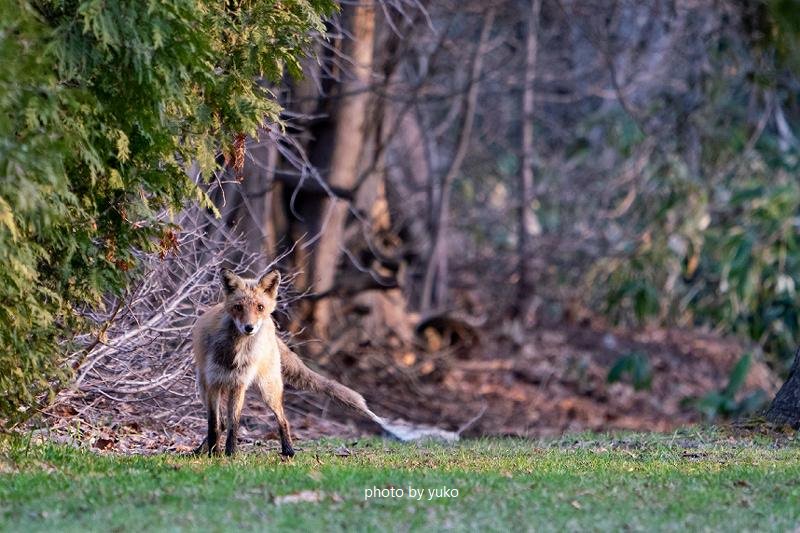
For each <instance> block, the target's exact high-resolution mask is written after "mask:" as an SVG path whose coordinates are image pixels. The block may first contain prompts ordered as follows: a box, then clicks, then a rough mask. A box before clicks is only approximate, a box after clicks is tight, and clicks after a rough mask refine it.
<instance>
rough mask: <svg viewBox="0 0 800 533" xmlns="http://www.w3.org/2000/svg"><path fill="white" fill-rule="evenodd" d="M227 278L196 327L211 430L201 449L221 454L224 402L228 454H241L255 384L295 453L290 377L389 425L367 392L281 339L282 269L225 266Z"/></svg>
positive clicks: (286, 451)
mask: <svg viewBox="0 0 800 533" xmlns="http://www.w3.org/2000/svg"><path fill="white" fill-rule="evenodd" d="M221 278H222V287H223V291H224V295H225V298H224V301H223V302H222V303H219V304H217V305H215V306H213V307H211V308H210V309H209V310H208V311H206V312H205V313H204V314H203V315H202V316H201V317H200V318H199V319H198V321H197V324H196V325H195V326H194V329H193V331H192V349H193V352H194V359H195V365H196V370H197V388H198V392H199V394H200V398H201V399H202V401H203V405H204V406H205V408H206V412H207V413H208V434H207V436H206V439H205V440H204V441H203V443H202V444H201V445H200V447H199V448H198V449H197V452H198V453H202V452H203V451H204V450H207V451H208V454H209V455H218V454H219V453H220V449H219V441H220V432H221V420H220V407H221V403H222V401H224V402H226V404H227V406H226V407H227V413H226V414H227V416H226V427H227V439H226V441H225V454H226V455H233V454H234V453H235V452H236V443H237V432H238V428H239V417H240V415H241V412H242V404H243V403H244V396H245V392H246V391H247V389H248V388H249V387H250V385H252V384H254V383H255V384H256V386H258V389H259V391H260V392H261V396H262V397H263V398H264V401H265V402H266V403H267V406H268V407H269V408H270V409H271V410H272V412H273V413H274V414H275V418H276V419H277V421H278V432H279V435H280V439H281V455H284V456H288V457H292V456H293V455H294V449H293V448H292V437H291V434H290V431H289V422H288V421H287V420H286V415H285V413H284V412H283V382H284V380H286V382H287V383H289V384H290V385H292V386H293V387H295V388H298V389H303V390H310V391H313V392H319V393H323V394H326V395H327V396H329V397H331V398H333V399H334V400H337V401H339V402H341V403H342V404H344V405H347V406H349V407H351V408H353V409H355V410H357V411H359V412H361V413H363V414H365V415H366V416H367V417H369V418H370V419H372V420H373V421H375V422H377V423H378V424H381V425H382V424H383V421H382V419H380V418H379V417H378V416H377V415H375V414H374V413H373V412H372V411H370V410H369V408H368V407H367V403H366V402H365V401H364V397H363V396H361V395H360V394H359V393H357V392H355V391H354V390H352V389H349V388H348V387H345V386H344V385H342V384H341V383H337V382H336V381H334V380H332V379H328V378H326V377H324V376H322V375H320V374H318V373H317V372H314V371H313V370H311V369H310V368H308V367H307V366H306V365H304V364H303V362H302V361H301V360H300V358H299V357H298V356H297V354H296V353H294V352H293V351H292V350H290V349H289V347H288V346H286V344H285V343H284V342H283V341H282V340H281V339H280V338H279V337H278V335H277V333H276V331H275V324H274V323H273V322H272V318H271V316H270V315H271V313H272V312H273V311H274V310H275V305H276V299H277V296H278V286H279V285H280V279H281V276H280V273H279V272H278V271H277V270H273V271H271V272H267V273H266V274H264V275H263V276H261V277H260V278H259V279H258V280H253V279H243V278H240V277H239V276H237V275H236V274H234V273H233V272H232V271H230V270H228V269H223V270H222V271H221Z"/></svg>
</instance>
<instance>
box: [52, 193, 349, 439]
mask: <svg viewBox="0 0 800 533" xmlns="http://www.w3.org/2000/svg"><path fill="white" fill-rule="evenodd" d="M178 224H179V225H180V227H181V228H182V230H181V233H180V234H179V236H178V237H177V239H178V241H177V243H176V246H175V247H174V250H173V252H171V253H170V254H168V255H166V256H165V257H158V256H154V255H143V256H142V257H141V258H140V264H141V275H140V276H139V278H138V281H137V282H136V283H135V284H134V285H133V286H132V288H131V289H130V290H129V291H128V292H127V293H126V294H123V295H121V296H118V297H109V298H108V299H107V301H106V302H105V305H104V306H103V308H102V309H92V310H85V311H84V312H83V314H84V315H85V316H86V318H87V319H89V320H90V321H91V323H94V324H96V325H97V328H96V330H95V331H93V332H91V333H86V334H83V335H80V336H78V337H77V338H76V339H73V342H74V343H75V346H77V349H76V350H75V351H74V352H73V353H72V354H71V356H70V357H69V358H68V361H67V364H69V365H71V366H72V368H74V369H75V379H74V380H73V381H72V382H71V383H70V384H69V386H68V387H67V388H65V389H63V390H61V391H60V393H59V394H58V396H57V397H56V400H55V402H53V403H52V404H51V405H50V406H49V407H47V408H46V409H44V410H43V411H42V414H43V415H44V417H45V418H46V420H45V428H46V429H45V430H44V431H46V432H47V433H48V436H49V437H50V438H55V439H56V440H70V441H73V442H81V443H85V442H89V443H91V444H93V445H94V446H96V447H98V448H110V447H114V448H115V449H119V450H120V451H126V450H128V449H132V448H135V449H137V450H142V449H143V447H144V449H148V448H149V449H153V450H160V449H165V448H168V449H178V450H186V449H189V448H190V447H191V445H192V443H194V442H195V441H196V436H197V435H199V434H200V433H201V431H202V429H201V428H202V427H203V424H204V420H205V418H204V416H205V415H204V413H203V410H202V406H201V404H200V402H199V400H198V399H197V396H196V392H195V374H194V365H193V359H192V355H191V329H192V326H193V325H194V322H195V320H196V319H197V317H198V316H199V315H201V314H202V313H203V311H204V309H206V308H207V307H208V306H209V305H211V304H213V303H216V302H217V301H218V298H219V278H218V273H219V270H220V268H222V267H229V268H234V269H235V270H237V271H238V272H241V273H247V274H250V275H257V274H258V268H257V266H258V264H264V261H263V258H261V257H259V256H258V255H257V254H252V253H244V254H243V253H242V249H243V244H242V237H241V235H239V234H238V233H237V232H236V231H235V230H231V229H229V228H227V227H226V226H225V225H224V223H222V222H221V221H220V220H218V219H216V218H214V216H213V215H212V214H210V213H208V212H207V211H205V210H203V209H201V208H199V207H195V208H190V209H188V210H187V211H185V212H184V213H183V214H182V216H181V218H180V220H179V221H178ZM234 256H235V257H236V258H237V259H236V264H232V263H231V262H230V258H231V257H234ZM278 259H280V258H278ZM276 262H277V260H276V261H273V262H271V263H269V264H268V265H267V267H266V269H264V270H268V269H270V268H272V267H273V265H274V264H275V263H276ZM291 278H292V276H286V277H284V280H285V281H284V283H285V284H287V285H290V284H291ZM295 298H296V297H295ZM293 299H294V298H292V297H284V298H283V299H282V301H281V302H280V305H279V309H278V312H286V308H287V306H288V305H289V304H290V303H291V301H292V300H293ZM298 399H300V398H295V401H294V406H293V407H292V409H293V410H294V411H295V414H299V415H301V416H305V417H308V416H309V415H308V412H309V410H311V406H312V405H313V404H309V403H308V402H309V400H308V399H306V398H301V399H300V401H298ZM254 407H255V409H256V410H258V407H257V406H254ZM260 411H261V414H260V416H259V417H258V418H259V421H258V422H254V423H253V424H250V426H251V429H255V426H256V425H257V426H260V431H258V432H256V434H261V435H262V436H263V434H264V425H265V423H266V421H267V420H266V418H265V417H264V414H265V413H266V410H264V409H261V410H260ZM312 418H313V417H312ZM329 424H330V423H329ZM305 425H306V426H309V425H310V426H316V424H315V423H313V421H312V422H311V423H310V424H305ZM245 426H246V428H247V426H248V424H247V420H245ZM300 427H304V425H303V424H301V425H300ZM328 427H329V428H330V425H329V426H328ZM314 429H315V430H318V428H316V427H315V428H314ZM333 429H334V430H335V431H337V432H340V433H341V432H343V433H347V430H346V428H341V427H337V426H336V425H335V424H334V427H333ZM245 438H247V431H245ZM254 440H255V439H254Z"/></svg>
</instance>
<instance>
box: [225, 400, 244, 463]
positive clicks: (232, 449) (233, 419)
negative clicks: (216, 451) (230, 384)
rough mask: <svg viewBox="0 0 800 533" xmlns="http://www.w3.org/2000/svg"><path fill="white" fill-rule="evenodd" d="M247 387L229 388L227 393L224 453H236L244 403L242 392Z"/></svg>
mask: <svg viewBox="0 0 800 533" xmlns="http://www.w3.org/2000/svg"><path fill="white" fill-rule="evenodd" d="M246 390H247V389H246V388H244V387H239V388H238V389H231V391H230V392H229V393H228V420H227V425H228V436H227V438H226V439H225V455H233V454H234V453H236V445H237V441H238V439H239V419H240V417H241V416H242V405H243V404H244V394H245V391H246Z"/></svg>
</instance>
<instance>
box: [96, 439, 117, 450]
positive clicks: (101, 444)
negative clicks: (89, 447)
mask: <svg viewBox="0 0 800 533" xmlns="http://www.w3.org/2000/svg"><path fill="white" fill-rule="evenodd" d="M112 446H114V441H113V440H112V439H105V438H103V437H100V438H98V439H97V440H96V441H94V447H95V448H97V449H98V450H107V449H109V448H111V447H112Z"/></svg>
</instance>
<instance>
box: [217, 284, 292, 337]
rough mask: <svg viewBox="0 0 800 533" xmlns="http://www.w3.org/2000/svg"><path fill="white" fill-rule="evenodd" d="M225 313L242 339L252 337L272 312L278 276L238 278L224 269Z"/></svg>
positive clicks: (276, 292)
mask: <svg viewBox="0 0 800 533" xmlns="http://www.w3.org/2000/svg"><path fill="white" fill-rule="evenodd" d="M220 276H221V277H222V288H223V290H224V291H225V310H226V311H227V312H228V314H229V315H230V316H231V318H233V323H234V324H235V325H236V329H237V330H238V331H239V333H241V334H243V335H255V334H256V333H258V330H259V329H260V328H261V325H262V324H263V323H264V321H265V320H269V319H270V318H269V315H270V313H272V312H273V311H274V310H275V304H276V303H277V301H276V300H277V297H278V285H280V283H281V274H280V272H278V271H277V270H272V271H270V272H267V273H266V274H264V275H263V276H261V277H260V278H259V279H258V280H255V279H244V278H240V277H239V276H237V275H236V274H234V273H233V272H232V271H230V270H228V269H227V268H223V269H222V271H221V272H220Z"/></svg>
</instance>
